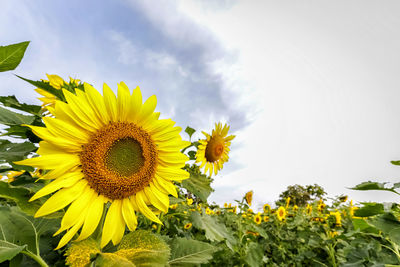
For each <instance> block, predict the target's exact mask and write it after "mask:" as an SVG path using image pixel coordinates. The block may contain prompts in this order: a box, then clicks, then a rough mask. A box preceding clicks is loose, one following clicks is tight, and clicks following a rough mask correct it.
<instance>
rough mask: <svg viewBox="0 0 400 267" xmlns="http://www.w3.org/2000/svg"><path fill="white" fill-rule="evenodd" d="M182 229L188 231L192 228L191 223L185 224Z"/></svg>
mask: <svg viewBox="0 0 400 267" xmlns="http://www.w3.org/2000/svg"><path fill="white" fill-rule="evenodd" d="M183 228H185V230H189V229H190V228H192V223H187V224H185V225H184V226H183Z"/></svg>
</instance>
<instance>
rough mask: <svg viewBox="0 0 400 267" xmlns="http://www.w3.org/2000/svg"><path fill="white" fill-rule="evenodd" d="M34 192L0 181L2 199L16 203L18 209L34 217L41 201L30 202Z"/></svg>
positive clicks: (0, 196)
mask: <svg viewBox="0 0 400 267" xmlns="http://www.w3.org/2000/svg"><path fill="white" fill-rule="evenodd" d="M32 195H33V192H32V191H31V190H29V189H27V188H25V187H22V186H12V185H10V184H9V183H7V182H4V181H0V198H5V199H8V200H10V201H14V202H15V203H16V204H17V205H18V207H19V208H20V209H21V210H22V211H24V212H26V213H27V214H29V215H34V214H35V212H36V211H37V210H38V209H39V208H40V206H41V204H42V202H41V200H35V201H33V202H29V199H30V198H31V197H32Z"/></svg>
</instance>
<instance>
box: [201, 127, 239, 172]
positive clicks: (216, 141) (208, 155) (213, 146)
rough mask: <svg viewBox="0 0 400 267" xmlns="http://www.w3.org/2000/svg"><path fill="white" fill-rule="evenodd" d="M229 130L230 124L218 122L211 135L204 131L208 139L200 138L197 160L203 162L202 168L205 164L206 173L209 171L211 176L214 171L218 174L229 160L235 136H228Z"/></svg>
mask: <svg viewBox="0 0 400 267" xmlns="http://www.w3.org/2000/svg"><path fill="white" fill-rule="evenodd" d="M228 131H229V126H228V125H226V124H225V125H224V126H223V127H222V123H218V124H217V123H216V124H215V129H214V130H212V134H211V135H209V134H207V133H205V132H202V133H203V134H204V135H205V136H206V139H203V140H199V143H200V145H199V147H198V150H197V155H196V162H197V163H200V162H201V165H200V168H203V167H204V166H205V169H204V173H205V174H207V171H209V174H210V176H211V175H212V173H213V171H214V174H215V175H217V173H218V171H219V170H221V169H222V167H223V164H224V163H225V162H227V161H228V159H229V156H228V152H229V146H230V145H231V141H232V139H233V138H235V136H234V135H230V136H226V135H227V134H228Z"/></svg>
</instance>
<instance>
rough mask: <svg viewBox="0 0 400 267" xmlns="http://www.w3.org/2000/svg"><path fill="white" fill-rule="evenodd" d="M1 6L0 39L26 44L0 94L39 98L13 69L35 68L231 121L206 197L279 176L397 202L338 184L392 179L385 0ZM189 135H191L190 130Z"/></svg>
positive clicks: (261, 189)
mask: <svg viewBox="0 0 400 267" xmlns="http://www.w3.org/2000/svg"><path fill="white" fill-rule="evenodd" d="M1 6H2V8H1V9H0V45H7V44H11V43H16V42H20V41H25V40H29V41H31V44H30V46H29V47H28V50H27V52H26V55H25V58H24V59H23V62H22V64H21V65H20V66H19V67H18V68H17V69H16V70H15V71H13V72H6V73H0V81H1V82H0V94H1V95H10V94H15V95H16V96H17V98H18V99H20V100H21V101H24V102H28V103H37V104H38V103H39V101H38V100H36V99H35V96H34V93H33V92H32V89H33V88H32V87H31V86H30V85H29V84H26V83H25V82H23V81H21V80H19V79H18V78H16V77H15V76H14V75H12V73H15V74H18V75H21V76H24V77H27V78H31V79H41V78H45V73H49V74H58V75H60V76H62V77H64V78H65V79H67V78H68V76H71V77H74V78H79V79H81V80H83V81H87V82H89V83H91V84H93V85H95V86H96V87H97V88H99V89H101V87H102V84H103V82H106V83H107V84H108V85H110V86H111V87H112V88H116V85H117V83H118V82H120V81H125V83H126V84H127V85H128V86H130V87H136V86H137V85H139V86H140V87H141V89H142V92H143V94H144V96H145V97H149V96H150V95H153V94H156V95H157V98H158V108H157V109H158V111H160V112H161V114H162V116H163V117H172V118H173V119H174V120H175V121H176V122H177V124H178V125H180V126H182V127H183V128H185V127H186V126H187V125H190V126H191V127H193V128H195V129H198V130H205V131H210V130H211V128H212V127H213V123H214V122H218V121H222V122H227V123H229V124H230V125H231V132H232V133H233V134H235V135H236V136H237V137H236V139H235V140H234V142H233V144H232V147H231V154H230V156H231V160H230V161H229V162H228V163H227V164H226V165H225V167H224V170H223V171H221V172H220V174H219V175H217V176H216V177H215V181H214V184H213V186H214V188H215V192H214V193H213V194H212V196H211V200H212V201H216V202H217V203H224V202H227V201H230V202H232V201H233V200H234V199H239V198H241V197H242V196H243V194H244V193H245V192H246V191H248V190H251V189H252V190H254V193H255V199H256V202H257V203H258V204H261V203H265V202H268V203H272V202H273V201H274V200H276V199H277V198H278V195H279V193H280V192H282V191H283V190H284V189H285V188H286V187H287V186H288V185H292V184H296V183H297V184H302V185H306V184H314V183H317V184H319V185H321V186H323V187H324V188H325V190H326V191H327V192H328V194H329V196H331V197H333V196H335V195H340V194H347V195H350V197H351V198H353V199H354V200H356V201H367V200H374V201H398V200H399V199H398V198H397V197H396V196H393V195H391V194H390V193H386V192H385V193H380V192H376V193H375V192H373V193H372V192H356V191H352V190H348V189H347V188H349V187H352V186H354V185H356V184H358V183H360V182H363V181H367V180H374V181H381V182H383V181H388V182H398V178H399V174H400V167H396V166H392V165H391V164H390V160H398V159H400V120H399V116H398V114H400V105H399V104H398V102H399V101H400V90H399V89H400V79H399V74H398V73H399V70H400V50H399V47H400V33H399V30H398V29H399V28H400V17H399V16H398V14H399V12H400V2H398V1H385V2H381V1H367V0H358V1H357V0H353V1H347V0H340V1H257V0H253V1H245V0H243V1H231V0H220V1H212V0H203V1H200V0H181V1H163V0H158V1H146V0H130V1H129V0H127V1H122V0H120V1H94V0H91V1H78V0H72V1H43V0H36V1H28V0H26V1H14V0H4V1H2V3H1ZM195 137H196V138H199V137H202V136H201V135H200V134H197V135H196V136H195Z"/></svg>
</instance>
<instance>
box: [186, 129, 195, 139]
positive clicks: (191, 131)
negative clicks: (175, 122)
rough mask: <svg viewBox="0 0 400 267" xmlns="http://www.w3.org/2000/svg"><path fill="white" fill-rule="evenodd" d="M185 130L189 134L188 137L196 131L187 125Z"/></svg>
mask: <svg viewBox="0 0 400 267" xmlns="http://www.w3.org/2000/svg"><path fill="white" fill-rule="evenodd" d="M185 132H186V133H187V134H188V135H189V138H192V135H193V134H194V133H195V132H196V130H195V129H193V128H191V127H189V126H188V127H186V129H185Z"/></svg>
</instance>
